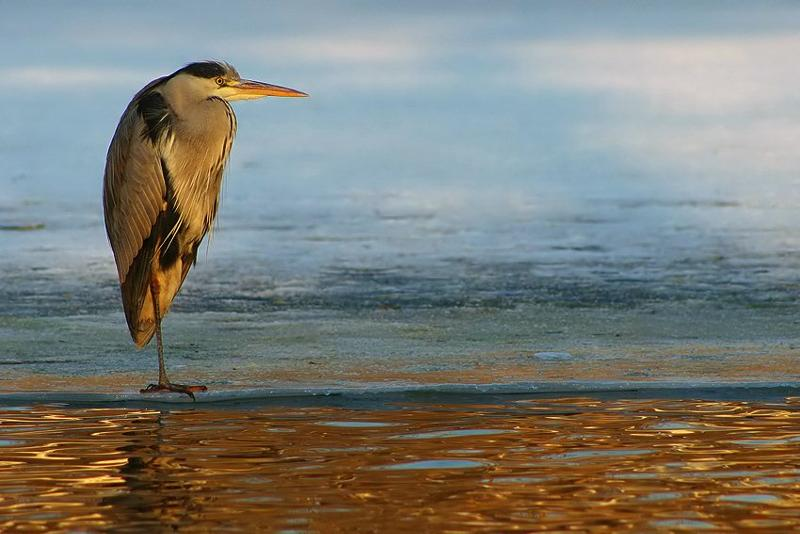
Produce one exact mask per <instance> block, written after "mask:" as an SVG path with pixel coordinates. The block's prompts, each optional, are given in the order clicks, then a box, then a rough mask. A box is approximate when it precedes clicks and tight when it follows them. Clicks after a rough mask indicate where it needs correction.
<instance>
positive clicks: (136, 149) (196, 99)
mask: <svg viewBox="0 0 800 534" xmlns="http://www.w3.org/2000/svg"><path fill="white" fill-rule="evenodd" d="M264 96H306V95H305V94H304V93H301V92H299V91H294V90H292V89H287V88H283V87H279V86H273V85H268V84H263V83H261V82H253V81H250V80H242V79H241V77H240V76H239V74H238V72H236V69H234V68H233V67H232V66H230V65H228V64H226V63H221V62H201V63H192V64H190V65H187V66H186V67H184V68H182V69H180V70H178V71H176V72H174V73H173V74H171V75H169V76H164V77H162V78H158V79H156V80H153V81H152V82H150V83H149V84H147V85H146V86H145V87H144V88H143V89H142V90H141V91H139V92H138V93H137V94H136V95H135V96H134V97H133V100H132V101H131V102H130V104H128V107H127V108H126V109H125V112H124V113H123V114H122V118H121V119H120V122H119V125H118V126H117V130H116V132H115V133H114V137H113V139H112V141H111V145H110V146H109V149H108V156H107V160H106V168H105V177H104V182H103V208H104V214H105V221H106V230H107V233H108V239H109V241H110V243H111V248H112V250H113V252H114V259H115V261H116V265H117V272H118V275H119V280H120V286H121V293H122V303H123V308H124V310H125V318H126V320H127V323H128V328H129V330H130V333H131V337H132V338H133V340H134V342H135V343H136V344H137V345H138V346H144V345H146V344H147V343H148V342H149V341H150V339H152V337H153V335H154V333H159V362H160V364H161V365H160V370H161V372H160V377H159V384H160V385H163V384H161V382H162V379H163V382H165V383H167V382H168V381H167V380H166V374H165V373H164V372H163V356H162V354H161V346H160V319H161V317H163V316H164V315H165V314H166V313H167V312H168V311H169V308H170V306H171V304H172V300H173V299H174V297H175V295H176V294H177V293H178V291H179V290H180V287H181V285H182V284H183V281H184V280H185V278H186V275H187V273H188V272H189V269H190V267H191V266H192V265H193V264H194V262H195V258H196V255H197V248H198V246H199V245H200V243H201V242H202V240H203V238H204V237H205V235H206V234H207V233H208V231H209V229H210V228H211V226H212V224H213V222H214V218H215V217H216V214H217V208H218V206H219V193H220V186H221V183H222V176H223V172H224V170H225V166H226V164H227V162H228V156H229V155H230V151H231V146H232V144H233V138H234V136H235V134H236V115H235V114H234V112H233V109H232V108H231V106H230V104H229V103H228V100H243V99H253V98H261V97H264ZM154 302H156V303H157V307H156V306H155V305H154ZM161 375H163V376H161Z"/></svg>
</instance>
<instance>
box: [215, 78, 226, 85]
mask: <svg viewBox="0 0 800 534" xmlns="http://www.w3.org/2000/svg"><path fill="white" fill-rule="evenodd" d="M214 81H215V82H217V85H219V86H220V87H222V86H223V85H225V78H217V79H216V80H214Z"/></svg>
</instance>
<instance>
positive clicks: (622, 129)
mask: <svg viewBox="0 0 800 534" xmlns="http://www.w3.org/2000/svg"><path fill="white" fill-rule="evenodd" d="M227 5H228V7H227V8H226V9H225V10H221V11H220V10H216V9H214V16H213V17H212V16H207V14H204V12H206V11H208V10H211V9H212V4H210V3H209V4H207V5H205V6H203V5H202V4H201V5H200V6H198V4H197V3H196V2H193V3H185V2H184V3H181V2H176V3H170V4H167V5H158V6H156V5H155V4H153V5H152V6H150V7H143V6H133V5H131V6H128V5H115V6H113V9H112V8H109V6H107V5H106V4H105V3H101V2H82V3H80V4H78V5H70V6H66V5H61V4H55V3H54V4H50V5H48V8H47V9H43V8H42V6H41V5H39V4H36V3H32V4H25V3H14V4H8V5H6V6H5V9H4V16H3V17H2V20H0V30H2V33H0V34H1V35H2V36H3V37H2V38H0V39H1V40H2V43H3V49H4V50H5V51H6V52H7V53H6V54H4V56H5V58H4V60H3V63H2V65H0V74H2V76H3V78H4V79H5V80H7V81H8V83H3V84H0V116H2V117H3V120H2V121H1V122H0V168H2V172H0V251H2V254H0V365H2V369H3V372H2V374H0V377H1V378H0V380H1V381H0V387H2V389H3V390H4V391H7V392H15V391H34V390H65V391H78V390H80V391H98V392H102V393H109V394H115V393H126V392H132V391H135V390H136V389H137V388H138V387H140V386H142V385H144V384H145V383H147V382H149V381H151V380H152V379H153V378H154V375H155V356H154V350H153V348H152V347H151V348H148V349H146V350H144V351H138V350H136V349H135V348H134V347H133V345H132V343H131V342H130V340H129V339H128V335H127V330H126V327H125V324H124V318H123V315H122V313H121V305H120V301H119V296H118V289H117V282H116V277H115V270H114V266H113V261H112V257H111V253H110V250H109V248H108V245H107V243H106V238H105V235H104V229H103V222H102V209H101V203H100V191H101V180H102V171H103V165H104V158H105V150H106V147H107V144H108V142H109V140H110V138H111V135H112V134H113V131H114V128H115V126H116V122H117V120H118V117H119V115H120V113H121V112H122V110H123V109H124V107H125V105H126V104H127V102H128V100H129V99H130V97H131V96H132V95H133V93H134V92H135V91H137V90H138V89H139V88H140V87H141V86H142V85H143V84H145V83H146V82H147V81H149V80H150V79H152V78H155V77H157V76H159V75H162V74H164V73H167V72H171V71H172V70H174V69H175V68H176V67H178V66H180V65H182V64H184V63H186V62H189V61H192V60H197V59H203V58H207V57H213V58H222V59H226V60H228V61H230V62H232V63H234V64H235V65H236V66H237V67H238V68H239V70H240V71H241V72H242V74H243V75H245V76H248V77H252V78H256V79H263V80H265V81H269V82H273V83H279V84H284V85H288V86H291V87H296V88H298V89H301V90H303V91H307V92H308V93H310V94H311V95H312V98H310V99H303V100H281V99H271V100H268V101H260V102H251V103H244V104H241V105H237V107H236V110H237V113H238V117H239V124H240V128H239V137H238V139H237V141H236V144H235V146H234V150H233V156H232V159H231V164H230V168H229V171H228V175H227V177H226V184H225V191H224V198H223V205H222V209H221V212H220V216H219V221H218V228H217V229H216V231H215V232H214V235H213V239H211V241H210V244H209V245H208V247H207V252H206V251H205V250H204V251H203V252H202V253H201V255H200V258H199V261H198V265H197V266H196V267H195V268H194V270H193V272H192V273H191V275H190V276H189V278H188V281H187V283H186V285H185V287H184V290H183V292H182V293H181V295H180V296H179V297H178V299H177V300H176V302H175V305H174V308H173V311H172V313H171V314H170V315H169V316H168V318H167V319H166V322H165V338H166V345H167V356H168V364H169V367H170V369H171V370H172V373H173V377H174V378H176V379H180V380H184V381H189V380H197V381H204V382H205V383H207V384H209V385H210V386H211V388H212V390H218V391H219V390H224V391H227V390H233V389H248V388H249V389H261V390H268V389H269V388H278V389H280V388H283V389H284V390H285V389H287V388H288V389H291V388H296V389H297V390H298V391H302V390H303V388H325V387H334V388H353V387H355V388H358V387H364V388H372V387H379V386H380V387H383V386H392V385H395V386H397V387H414V386H415V385H420V384H499V385H502V384H515V383H520V382H523V383H526V382H528V383H533V382H536V383H547V382H552V383H565V384H566V383H567V382H570V381H578V382H580V383H586V382H592V381H596V382H598V383H599V382H602V381H611V382H614V383H617V384H620V383H626V382H642V381H648V382H652V381H663V382H668V383H671V384H673V383H677V382H680V383H703V382H704V381H723V382H725V381H727V382H740V381H750V382H752V381H755V382H765V383H784V382H787V383H793V382H794V381H796V380H797V366H796V364H795V353H796V349H795V344H796V343H797V341H798V337H797V319H796V311H797V303H796V296H797V293H798V283H797V273H798V267H800V234H798V232H797V228H798V225H799V224H800V210H798V209H797V206H798V202H799V201H800V198H798V197H799V196H800V187H798V185H799V184H798V182H800V160H799V159H798V153H800V152H798V150H797V140H798V138H800V137H799V136H800V127H798V124H800V107H798V97H797V91H796V90H795V89H796V87H797V86H798V82H800V80H799V79H798V74H797V69H796V58H797V56H798V53H800V37H798V35H797V33H796V28H797V25H798V23H800V7H798V6H797V5H796V4H794V3H790V2H773V3H770V4H769V6H763V5H754V4H752V3H747V2H728V3H725V4H720V3H712V2H670V3H669V4H664V5H650V6H647V7H646V8H645V7H644V6H642V5H640V4H639V3H636V2H610V3H608V5H607V6H606V7H605V8H604V9H601V10H594V9H593V10H586V9H579V8H577V7H576V5H575V4H572V3H568V2H567V3H557V4H539V3H528V2H504V3H498V4H493V5H492V6H491V8H490V7H489V6H487V5H484V4H481V3H463V4H461V5H459V6H458V9H455V8H454V7H453V6H451V5H448V4H444V3H443V4H434V5H431V4H430V3H428V2H403V3H400V4H380V5H378V4H366V5H365V4H355V3H346V2H341V3H329V2H303V1H300V2H292V3H291V4H290V5H289V4H263V5H262V4H260V3H248V2H232V3H229V4H227ZM187 10H188V12H191V13H193V15H190V16H188V18H187V16H186V13H187ZM537 355H538V356H537ZM542 355H549V356H542ZM554 355H568V356H569V357H567V356H563V357H562V356H559V357H556V356H554Z"/></svg>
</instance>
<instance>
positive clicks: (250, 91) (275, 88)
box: [234, 80, 308, 98]
mask: <svg viewBox="0 0 800 534" xmlns="http://www.w3.org/2000/svg"><path fill="white" fill-rule="evenodd" d="M234 87H235V89H236V93H237V96H239V97H240V98H261V97H264V96H288V97H302V96H308V95H307V94H306V93H304V92H302V91H296V90H295V89H289V88H288V87H281V86H280V85H270V84H268V83H263V82H256V81H253V80H242V81H240V82H239V83H238V84H237V85H236V86H234Z"/></svg>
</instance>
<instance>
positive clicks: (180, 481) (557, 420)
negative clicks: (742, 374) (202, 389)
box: [0, 396, 800, 532]
mask: <svg viewBox="0 0 800 534" xmlns="http://www.w3.org/2000/svg"><path fill="white" fill-rule="evenodd" d="M796 401H797V399H796V398H785V399H783V400H775V401H769V402H745V401H735V400H729V401H725V400H695V401H691V400H671V399H638V400H630V399H628V400H626V399H620V398H616V399H615V398H605V399H604V398H600V397H597V398H592V397H568V398H560V397H556V398H541V397H539V398H531V397H529V396H528V397H524V396H512V397H505V398H503V397H497V396H487V397H486V398H484V399H480V398H475V397H473V398H471V399H459V398H458V397H447V396H442V397H439V398H436V397H433V398H427V399H426V398H419V397H414V396H406V397H395V398H394V399H389V400H387V401H383V402H379V403H377V404H379V405H374V404H375V402H373V406H368V405H359V403H357V402H356V403H351V404H350V406H346V405H345V406H342V405H337V403H336V402H333V401H331V400H327V401H326V400H321V401H320V400H316V401H312V400H310V399H308V398H307V399H305V400H297V401H294V402H290V403H285V401H283V402H284V404H283V405H279V404H280V402H281V401H277V403H272V405H269V404H268V405H261V406H249V407H241V406H240V407H238V408H236V409H234V408H233V407H227V408H226V407H225V406H224V405H218V406H216V407H212V408H207V407H205V408H201V407H191V408H188V409H159V408H157V407H156V408H154V407H149V408H148V407H138V408H133V407H111V406H102V407H79V406H74V405H73V406H66V405H58V404H37V405H28V406H13V407H11V406H6V407H3V408H0V527H1V528H2V529H3V530H7V531H11V530H14V529H21V530H37V529H38V530H47V531H85V530H90V531H92V530H114V531H142V530H146V529H175V530H196V529H200V530H206V529H208V530H217V529H225V530H230V531H252V529H267V530H270V531H276V532H277V531H286V532H289V531H291V532H337V531H342V532H352V531H355V530H358V531H371V530H375V529H384V530H385V529H387V528H389V529H391V530H394V531H397V530H403V531H405V530H413V529H416V530H422V531H433V530H436V531H444V530H448V531H464V530H469V531H487V532H497V531H508V530H511V529H521V530H526V531H528V530H536V531H550V532H552V531H562V530H570V529H575V528H577V529H595V530H609V531H619V530H624V529H632V530H634V531H640V532H641V531H647V530H688V531H697V530H703V529H713V530H726V529H747V528H752V529H763V528H770V529H773V530H776V531H779V530H782V531H788V530H791V529H794V528H800V506H798V505H799V504H800V503H799V502H798V501H799V500H800V468H799V467H798V464H797V451H798V446H799V445H800V431H798V428H800V421H799V420H798V419H799V418H800V412H798V404H797V402H796ZM276 404H278V405H276Z"/></svg>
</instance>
